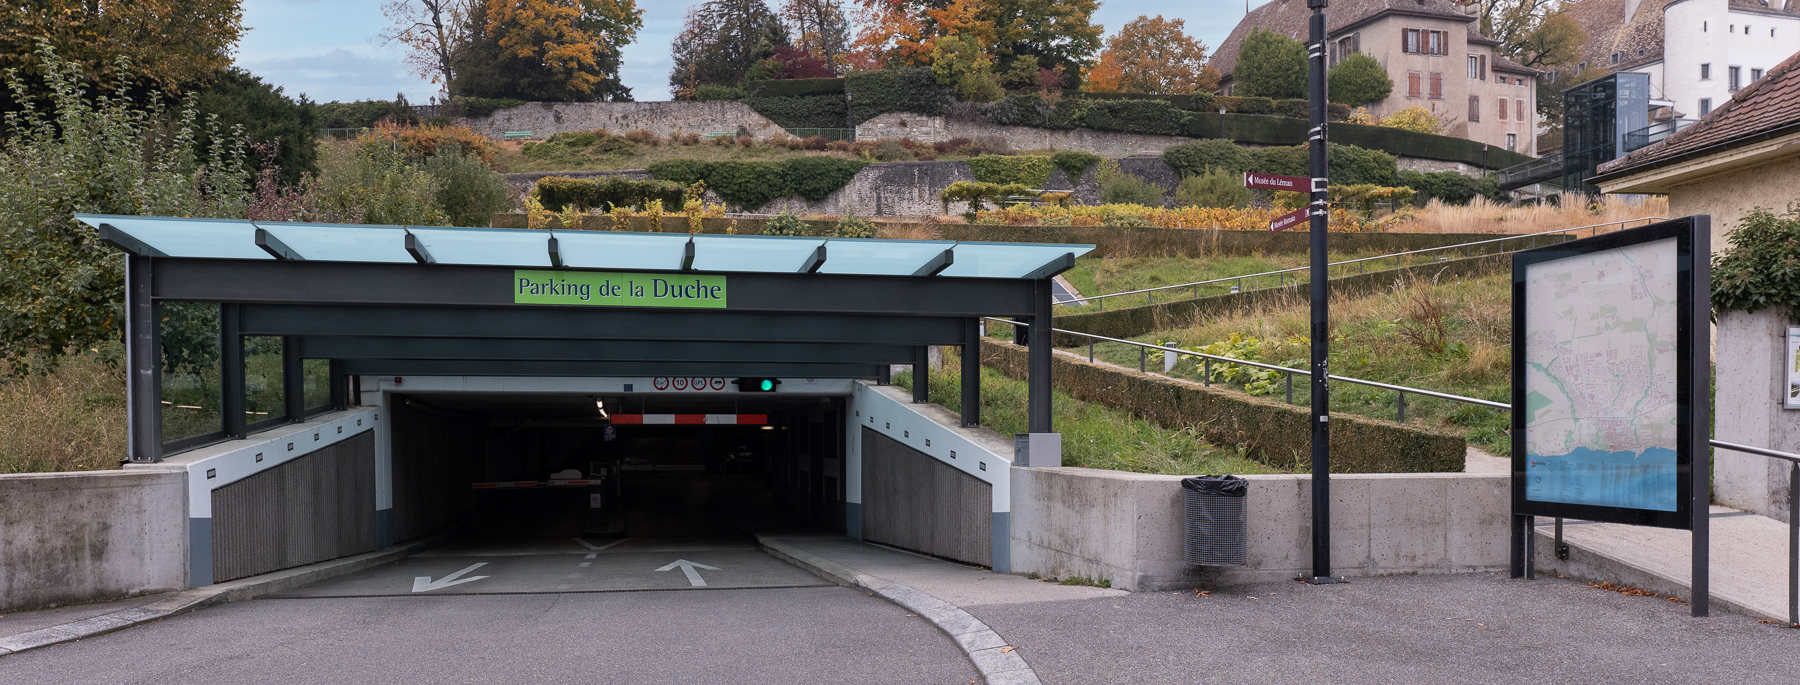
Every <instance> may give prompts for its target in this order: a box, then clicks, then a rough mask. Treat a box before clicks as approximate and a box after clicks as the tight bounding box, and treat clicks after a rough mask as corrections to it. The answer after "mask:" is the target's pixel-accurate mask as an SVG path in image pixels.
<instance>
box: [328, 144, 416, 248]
mask: <svg viewBox="0 0 1800 685" xmlns="http://www.w3.org/2000/svg"><path fill="white" fill-rule="evenodd" d="M411 161H412V160H411V159H409V158H408V155H407V154H406V152H404V151H402V150H396V149H394V146H393V145H392V143H391V139H390V138H389V137H387V136H385V135H382V134H381V133H380V132H379V131H371V132H370V133H368V134H365V135H364V136H363V137H361V138H358V139H357V141H356V143H355V144H354V145H339V146H335V147H331V148H328V151H327V152H326V154H325V155H324V156H323V157H322V159H321V162H320V164H319V183H318V185H317V186H316V189H315V190H314V192H317V193H319V198H318V201H319V203H320V206H321V207H322V208H324V209H325V210H326V211H329V212H332V213H335V214H339V215H344V216H351V217H356V218H355V219H354V220H352V222H351V223H370V224H389V225H395V226H410V225H425V226H432V225H442V224H443V223H444V221H445V217H444V213H443V210H442V209H441V208H440V207H439V206H438V204H437V193H438V188H437V182H436V180H435V179H433V178H432V177H431V174H429V173H427V172H426V171H425V170H424V169H422V168H419V167H417V166H414V165H413V164H411Z"/></svg>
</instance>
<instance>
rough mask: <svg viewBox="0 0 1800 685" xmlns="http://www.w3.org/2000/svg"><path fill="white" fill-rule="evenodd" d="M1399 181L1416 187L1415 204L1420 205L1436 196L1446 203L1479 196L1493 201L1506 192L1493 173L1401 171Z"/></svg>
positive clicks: (1459, 203) (1461, 201) (1463, 200)
mask: <svg viewBox="0 0 1800 685" xmlns="http://www.w3.org/2000/svg"><path fill="white" fill-rule="evenodd" d="M1399 183H1400V185H1403V186H1406V187H1408V188H1411V189H1413V191H1414V192H1415V193H1416V194H1415V195H1414V196H1413V204H1416V205H1419V206H1421V207H1423V206H1425V203H1427V202H1430V201H1431V200H1432V199H1433V198H1436V199H1437V200H1439V201H1441V202H1444V203H1445V204H1453V205H1466V204H1469V201H1470V200H1473V199H1475V197H1476V196H1477V195H1480V196H1482V197H1486V198H1488V199H1491V200H1499V199H1501V197H1502V195H1503V193H1502V192H1501V191H1500V183H1499V182H1497V181H1495V180H1494V179H1493V177H1491V176H1488V177H1483V178H1469V177H1468V176H1464V175H1462V174H1459V173H1456V172H1454V171H1432V172H1429V173H1422V172H1418V171H1411V170H1405V171H1401V172H1400V176H1399Z"/></svg>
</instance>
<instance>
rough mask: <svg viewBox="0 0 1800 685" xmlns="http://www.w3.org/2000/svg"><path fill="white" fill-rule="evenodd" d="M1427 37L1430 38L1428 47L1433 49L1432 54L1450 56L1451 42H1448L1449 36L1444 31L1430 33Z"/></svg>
mask: <svg viewBox="0 0 1800 685" xmlns="http://www.w3.org/2000/svg"><path fill="white" fill-rule="evenodd" d="M1426 37H1427V38H1429V43H1428V45H1429V47H1430V48H1431V54H1433V55H1445V54H1449V52H1450V51H1449V44H1450V41H1449V40H1446V39H1447V38H1448V37H1449V34H1446V33H1444V32H1443V31H1429V32H1427V33H1426Z"/></svg>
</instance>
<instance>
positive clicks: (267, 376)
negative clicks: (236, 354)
mask: <svg viewBox="0 0 1800 685" xmlns="http://www.w3.org/2000/svg"><path fill="white" fill-rule="evenodd" d="M286 406H287V405H286V403H285V402H283V400H282V396H281V338H280V337H278V336H245V337H244V414H245V416H244V421H245V422H246V423H256V422H258V421H267V420H269V419H279V418H282V417H283V416H286V415H287V409H286Z"/></svg>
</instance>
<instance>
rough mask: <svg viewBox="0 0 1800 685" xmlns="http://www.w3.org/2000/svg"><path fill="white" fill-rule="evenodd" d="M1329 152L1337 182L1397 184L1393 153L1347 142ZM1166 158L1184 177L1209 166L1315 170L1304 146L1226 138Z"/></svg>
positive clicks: (1177, 149)
mask: <svg viewBox="0 0 1800 685" xmlns="http://www.w3.org/2000/svg"><path fill="white" fill-rule="evenodd" d="M1328 155H1329V163H1330V172H1331V180H1332V182H1333V183H1342V184H1344V185H1358V184H1372V185H1379V186H1391V185H1394V183H1395V178H1396V173H1397V167H1396V162H1397V160H1396V158H1395V157H1394V156H1393V155H1390V154H1387V153H1385V152H1381V151H1378V150H1369V149H1365V148H1360V147H1357V146H1355V145H1343V144H1334V145H1331V146H1330V148H1329V150H1328ZM1162 159H1163V162H1164V163H1165V164H1168V165H1169V166H1170V167H1171V168H1173V169H1174V170H1175V171H1176V173H1179V174H1181V175H1182V176H1198V175H1200V174H1202V173H1205V172H1206V170H1207V169H1209V168H1211V169H1224V170H1228V171H1232V172H1235V173H1240V174H1241V173H1244V172H1249V171H1254V172H1258V173H1264V174H1283V175H1287V176H1308V175H1310V173H1311V170H1310V167H1311V164H1310V159H1309V157H1308V155H1307V148H1306V146H1304V145H1296V146H1292V147H1286V146H1283V147H1265V148H1260V149H1249V148H1241V147H1238V146H1237V145H1234V144H1232V143H1230V142H1227V141H1224V140H1197V141H1194V142H1191V143H1182V144H1181V145H1176V146H1174V147H1171V148H1169V149H1167V150H1164V151H1163V155H1162Z"/></svg>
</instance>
